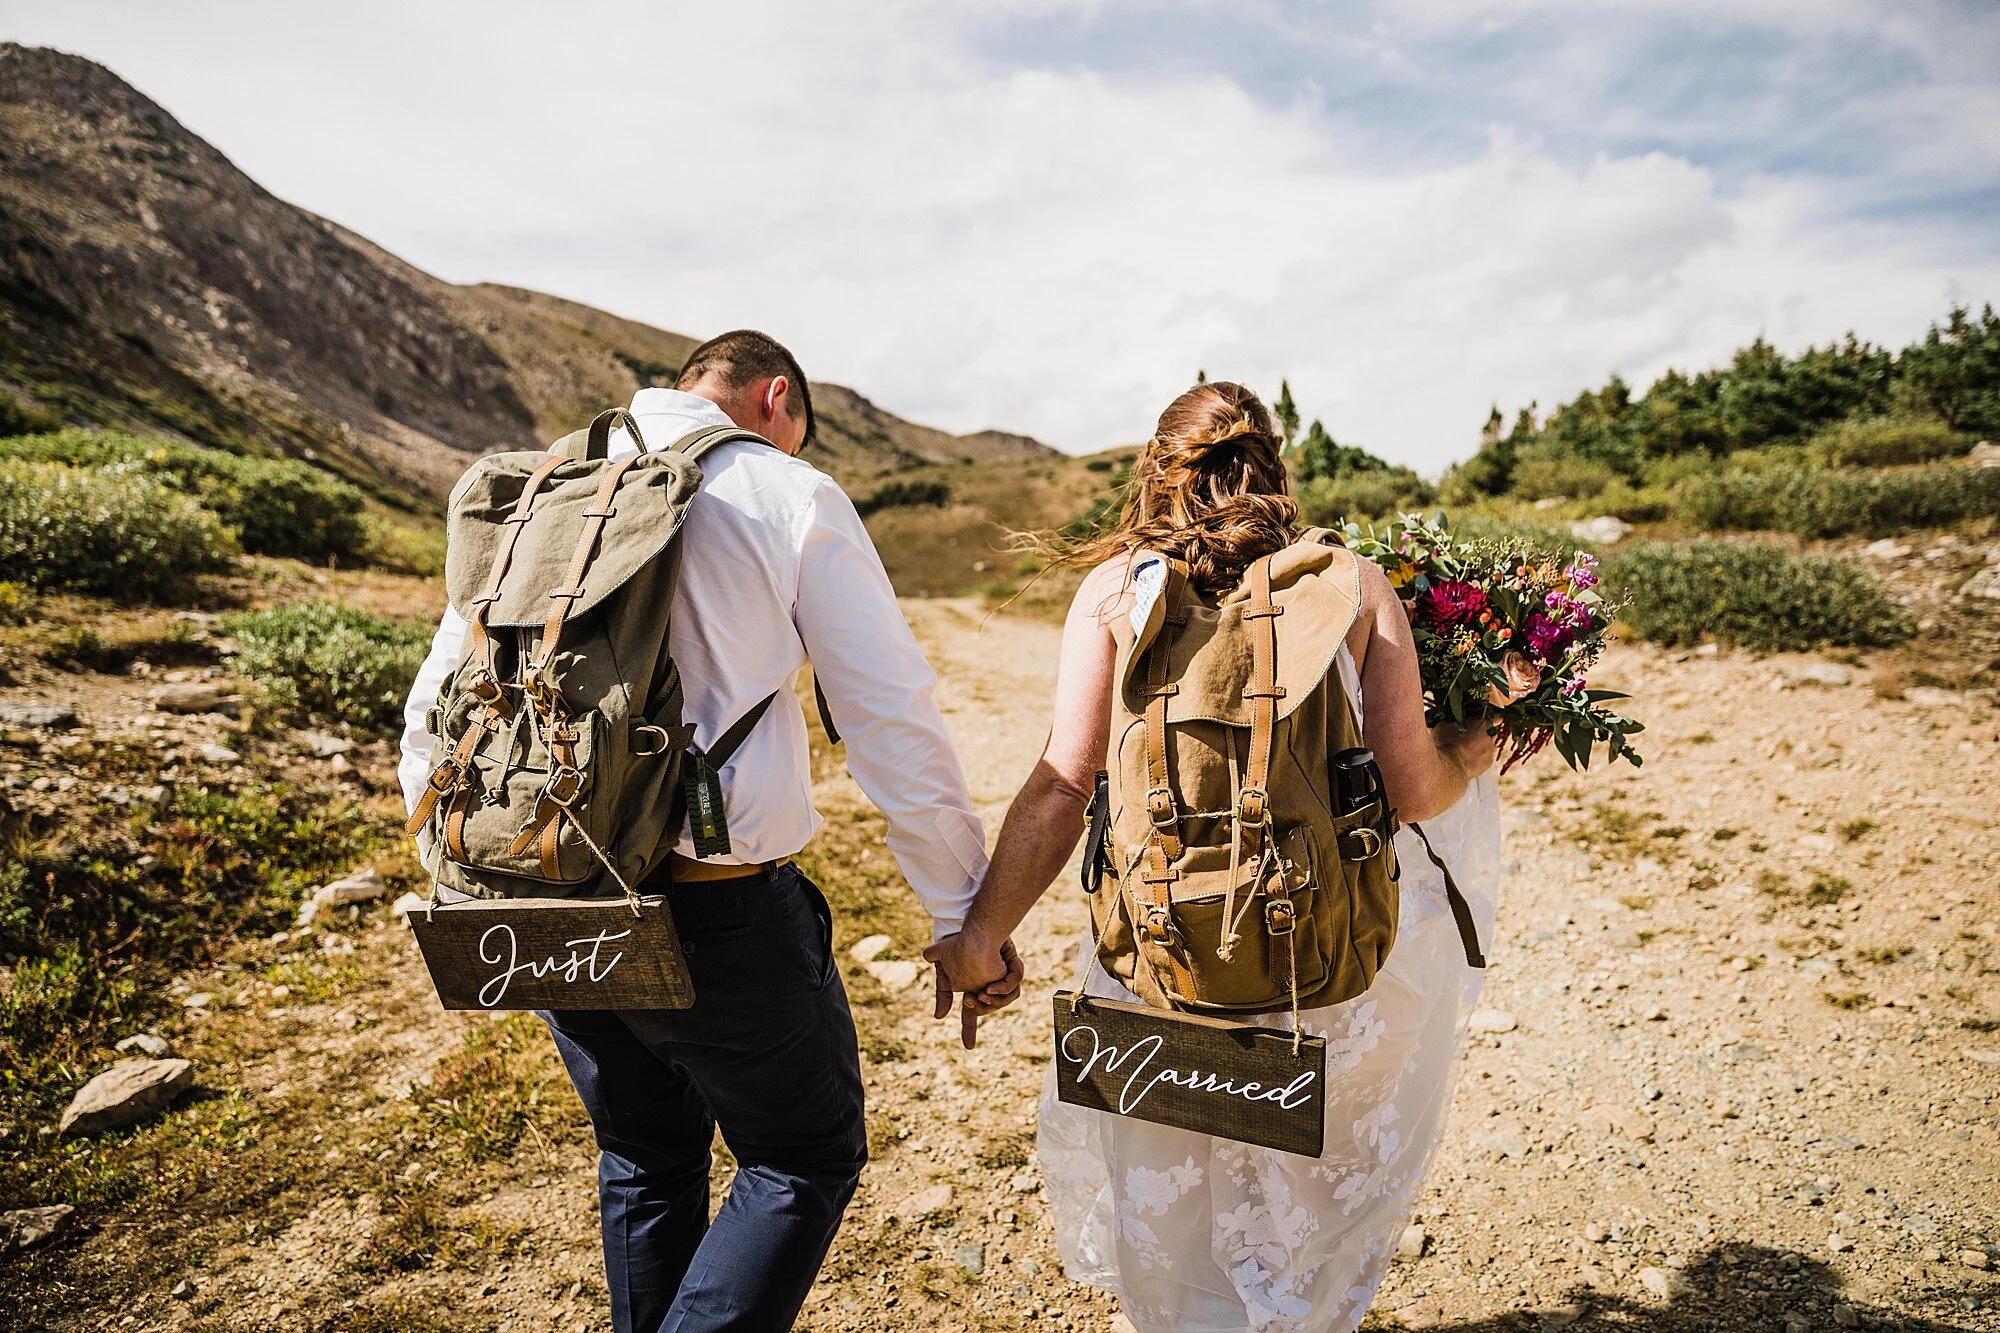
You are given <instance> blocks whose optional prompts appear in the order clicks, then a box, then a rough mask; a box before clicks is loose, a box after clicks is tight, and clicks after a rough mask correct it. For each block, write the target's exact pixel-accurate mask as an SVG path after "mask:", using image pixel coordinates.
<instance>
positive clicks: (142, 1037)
mask: <svg viewBox="0 0 2000 1333" xmlns="http://www.w3.org/2000/svg"><path fill="white" fill-rule="evenodd" d="M111 1049H112V1050H114V1051H137V1052H139V1054H141V1055H146V1056H151V1057H152V1058H153V1059H155V1060H162V1059H165V1058H166V1057H167V1056H168V1055H171V1054H172V1053H173V1049H174V1048H173V1047H171V1046H169V1045H168V1044H167V1039H166V1038H165V1037H162V1036H160V1035H159V1034H157V1033H153V1032H135V1033H133V1034H132V1035H131V1036H129V1037H121V1038H120V1039H119V1040H118V1043H117V1044H116V1045H115V1046H113V1047H112V1048H111Z"/></svg>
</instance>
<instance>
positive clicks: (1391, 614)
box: [1347, 560, 1494, 823]
mask: <svg viewBox="0 0 2000 1333" xmlns="http://www.w3.org/2000/svg"><path fill="white" fill-rule="evenodd" d="M1360 565H1361V614H1360V616H1359V618H1358V619H1357V620H1356V621H1355V624H1354V629H1353V630H1352V631H1351V632H1350V633H1349V634H1348V636H1347V648H1348V651H1349V652H1350V653H1352V654H1353V656H1354V661H1355V665H1356V666H1357V667H1359V668H1360V673H1361V705H1362V708H1361V711H1362V718H1361V722H1362V727H1361V730H1362V741H1363V743H1364V744H1365V745H1367V747H1368V748H1369V749H1371V750H1373V751H1374V752H1375V762H1376V763H1377V764H1379V765H1381V768H1382V785H1383V786H1384V787H1386V788H1387V789H1388V793H1389V804H1391V805H1392V806H1394V807H1395V808H1396V811H1397V813H1399V814H1400V815H1401V816H1402V817H1403V819H1404V821H1405V822H1410V823H1416V822H1420V821H1422V820H1426V819H1430V818H1432V817H1433V816H1435V815H1439V814H1442V813H1443V812H1444V811H1445V810H1447V809H1449V808H1450V807H1451V805H1452V803H1453V802H1455V801H1457V800H1458V798H1459V797H1460V796H1462V795H1464V794H1465V788H1466V786H1467V784H1468V783H1470V782H1471V781H1472V779H1473V778H1476V777H1478V776H1479V775H1480V774H1481V773H1484V772H1485V771H1486V770H1487V769H1488V768H1491V767H1492V766H1493V758H1494V742H1493V738H1492V737H1491V736H1489V735H1487V734H1486V731H1485V729H1484V728H1483V727H1474V728H1472V730H1470V731H1460V730H1459V729H1458V728H1457V727H1454V726H1452V725H1450V724H1449V723H1446V724H1443V725H1441V726H1438V727H1435V728H1428V727H1426V726H1425V725H1424V686H1423V679H1422V677H1421V676H1420V675H1419V674H1418V670H1417V644H1416V640H1415V639H1414V638H1413V637H1411V634H1410V622H1409V620H1408V618H1407V617H1405V616H1404V614H1403V607H1402V603H1401V602H1399V601H1398V600H1397V598H1396V591H1395V589H1393V588H1391V587H1390V586H1389V580H1388V579H1387V578H1386V577H1384V576H1383V573H1382V571H1381V569H1380V568H1378V567H1377V566H1376V565H1375V564H1373V563H1372V562H1370V561H1367V560H1363V561H1361V562H1360Z"/></svg>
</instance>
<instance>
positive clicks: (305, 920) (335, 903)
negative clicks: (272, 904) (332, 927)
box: [295, 866, 389, 927]
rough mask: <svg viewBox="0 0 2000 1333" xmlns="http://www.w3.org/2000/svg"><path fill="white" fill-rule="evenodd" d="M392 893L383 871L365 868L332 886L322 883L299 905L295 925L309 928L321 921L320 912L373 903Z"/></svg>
mask: <svg viewBox="0 0 2000 1333" xmlns="http://www.w3.org/2000/svg"><path fill="white" fill-rule="evenodd" d="M388 892H389V881H387V880H385V879H383V878H382V872H381V871H379V870H377V869H375V867H374V866H363V867H362V868H361V869H359V870H357V871H355V872H354V873H353V874H351V875H349V876H347V877H346V878H345V879H337V880H335V881H333V883H331V884H322V885H320V886H319V887H318V888H317V889H314V890H313V892H312V896H311V897H309V898H307V899H306V900H305V901H304V902H303V903H300V904H299V916H298V921H297V922H296V923H295V925H296V926H300V927H303V926H310V925H311V924H312V923H313V922H314V921H316V920H318V919H319V914H320V913H321V912H325V911H328V910H329V909H331V908H335V907H348V906H351V905H353V904H354V903H372V902H374V901H375V900H376V899H377V898H380V897H383V896H384V895H386V894H387V893H388Z"/></svg>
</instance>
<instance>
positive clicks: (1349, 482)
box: [1298, 468, 1437, 527]
mask: <svg viewBox="0 0 2000 1333" xmlns="http://www.w3.org/2000/svg"><path fill="white" fill-rule="evenodd" d="M1298 501H1299V515H1300V517H1302V518H1303V519H1305V521H1306V522H1308V523H1312V524H1316V525H1318V526H1320V527H1337V526H1338V525H1339V524H1340V523H1342V522H1343V521H1345V520H1348V519H1353V520H1354V521H1356V522H1366V521H1369V520H1372V519H1383V518H1390V517H1393V516H1394V515H1396V514H1400V513H1402V512H1404V511H1405V510H1412V509H1423V508H1425V507H1427V506H1429V505H1431V504H1434V503H1435V502H1436V501H1437V488H1436V487H1435V486H1432V485H1431V484H1430V483H1429V482H1427V481H1425V480H1424V479H1423V478H1422V477H1419V476H1418V475H1417V474H1416V473H1414V472H1411V471H1410V470H1409V469H1407V468H1390V469H1386V470H1369V471H1358V472H1343V473H1340V474H1339V475H1338V476H1332V477H1314V478H1312V479H1311V480H1309V481H1307V482H1305V483H1304V484H1303V485H1301V486H1300V487H1299V493H1298Z"/></svg>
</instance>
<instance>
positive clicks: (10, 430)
mask: <svg viewBox="0 0 2000 1333" xmlns="http://www.w3.org/2000/svg"><path fill="white" fill-rule="evenodd" d="M60 429H62V414H61V413H59V412H53V411H51V410H49V409H48V408H46V407H43V406H41V405H40V404H39V403H23V402H21V401H20V400H19V399H18V398H16V397H14V396H13V395H12V394H9V393H0V435H25V434H28V433H30V432H32V431H45V430H60Z"/></svg>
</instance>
